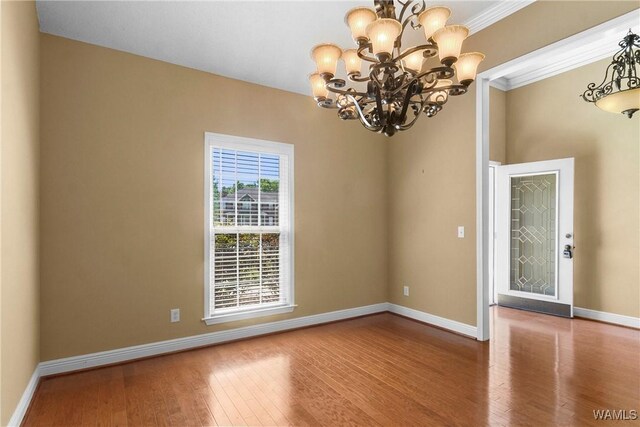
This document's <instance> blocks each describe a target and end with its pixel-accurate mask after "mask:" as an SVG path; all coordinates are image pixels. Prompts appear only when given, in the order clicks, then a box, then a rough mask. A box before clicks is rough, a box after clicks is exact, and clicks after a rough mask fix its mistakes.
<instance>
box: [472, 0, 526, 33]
mask: <svg viewBox="0 0 640 427" xmlns="http://www.w3.org/2000/svg"><path fill="white" fill-rule="evenodd" d="M534 1H535V0H510V1H501V2H499V3H498V4H496V5H495V6H493V7H490V8H488V9H485V10H484V11H483V12H481V13H479V14H478V15H476V16H474V17H472V18H471V19H468V20H466V21H465V22H464V25H465V26H466V27H467V28H469V34H473V33H477V32H478V31H480V30H483V29H485V28H487V27H488V26H490V25H493V24H495V23H496V22H498V21H500V20H501V19H504V18H506V17H507V16H509V15H511V14H512V13H515V12H517V11H519V10H520V9H522V8H523V7H526V6H529V5H530V4H531V3H533V2H534Z"/></svg>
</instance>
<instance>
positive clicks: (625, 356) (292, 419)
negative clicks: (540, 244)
mask: <svg viewBox="0 0 640 427" xmlns="http://www.w3.org/2000/svg"><path fill="white" fill-rule="evenodd" d="M639 402H640V331H637V330H633V329H628V328H622V327H617V326H613V325H607V324H602V323H596V322H592V321H588V320H581V319H574V320H568V319H563V318H558V317H551V316H545V315H539V314H534V313H528V312H523V311H517V310H512V309H507V308H494V309H492V341H491V343H490V344H489V343H479V342H476V341H474V340H472V339H469V338H465V337H462V336H458V335H455V334H452V333H448V332H445V331H442V330H439V329H436V328H432V327H429V326H426V325H423V324H421V323H417V322H414V321H411V320H408V319H404V318H401V317H398V316H395V315H392V314H379V315H375V316H369V317H364V318H360V319H354V320H348V321H344V322H340V323H334V324H329V325H324V326H319V327H314V328H308V329H302V330H298V331H293V332H287V333H283V334H278V335H271V336H266V337H261V338H253V339H250V340H246V341H239V342H235V343H229V344H223V345H218V346H214V347H208V348H204V349H199V350H193V351H188V352H183V353H177V354H172V355H167V356H161V357H156V358H152V359H147V360H141V361H137V362H131V363H127V364H123V365H118V366H113V367H107V368H102V369H95V370H92V371H86V372H80V373H75V374H70V375H65V376H59V377H54V378H47V379H44V380H43V381H42V383H41V385H40V387H39V389H38V391H37V393H36V396H35V397H34V400H33V403H32V407H31V408H30V410H29V413H28V415H27V418H26V420H25V422H24V425H26V426H40V425H64V426H75V425H100V426H103V425H122V426H126V425H129V426H154V425H178V426H191V425H194V426H197V425H216V424H217V425H325V426H339V425H367V426H371V425H394V426H400V425H402V426H408V425H460V426H472V425H518V426H525V425H531V426H544V425H597V426H601V425H606V424H607V422H604V421H596V420H595V419H594V415H593V410H596V409H615V410H620V409H623V410H627V411H629V410H640V403H639ZM627 413H629V412H627ZM639 422H640V421H637V420H636V421H626V422H622V421H613V422H611V423H615V424H616V425H637V424H638V423H639Z"/></svg>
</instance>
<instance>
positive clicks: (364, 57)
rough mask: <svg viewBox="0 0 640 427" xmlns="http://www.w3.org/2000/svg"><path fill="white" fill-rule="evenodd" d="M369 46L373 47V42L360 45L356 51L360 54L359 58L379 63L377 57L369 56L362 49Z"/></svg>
mask: <svg viewBox="0 0 640 427" xmlns="http://www.w3.org/2000/svg"><path fill="white" fill-rule="evenodd" d="M367 48H369V49H370V48H371V43H367V44H363V45H361V46H359V47H358V50H357V51H356V53H357V54H358V58H360V59H363V60H365V61H369V62H373V63H374V64H377V63H378V62H379V61H378V60H377V59H376V58H373V57H371V56H367V55H365V54H364V53H362V51H364V50H365V49H367Z"/></svg>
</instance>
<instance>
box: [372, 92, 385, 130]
mask: <svg viewBox="0 0 640 427" xmlns="http://www.w3.org/2000/svg"><path fill="white" fill-rule="evenodd" d="M374 95H375V97H376V108H377V109H378V119H379V121H380V126H382V127H384V126H385V125H386V124H387V116H386V114H383V113H384V110H383V109H382V96H380V87H379V86H376V88H375V89H374Z"/></svg>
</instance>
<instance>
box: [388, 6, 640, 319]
mask: <svg viewBox="0 0 640 427" xmlns="http://www.w3.org/2000/svg"><path fill="white" fill-rule="evenodd" d="M637 8H638V3H637V2H618V1H608V2H589V1H586V2H582V1H575V2H574V1H569V2H555V1H554V2H547V1H542V2H535V3H533V4H531V5H530V6H527V7H526V8H524V9H522V10H520V11H518V12H516V13H515V14H513V15H511V16H509V17H507V18H506V19H504V20H502V21H499V22H497V23H496V24H494V25H492V26H490V27H488V28H487V29H485V30H483V31H480V32H479V33H477V34H475V35H473V36H471V37H470V38H469V39H468V40H467V41H465V45H464V50H465V51H476V50H477V51H481V52H484V53H485V54H486V56H487V58H486V60H485V61H484V62H483V64H481V68H480V71H483V70H486V69H488V68H491V67H493V66H496V65H499V64H501V63H504V62H506V61H508V60H511V59H514V58H516V57H518V56H521V55H523V54H526V53H528V52H531V51H533V50H536V49H538V48H540V47H543V46H546V45H548V44H550V43H553V42H555V41H557V40H560V39H563V38H566V37H568V36H570V35H573V34H575V33H578V32H580V31H582V30H584V29H587V28H590V27H593V26H594V25H597V24H600V23H602V22H605V21H607V20H609V19H611V18H614V17H616V16H619V15H621V14H623V13H626V12H628V11H631V10H633V9H637ZM573 93H574V92H572V94H573ZM575 99H576V102H577V101H578V97H577V96H576V98H575ZM507 151H508V150H507ZM388 156H389V159H388V165H389V166H388V167H389V179H388V185H389V214H388V218H389V298H390V300H391V301H392V302H394V303H397V304H402V305H405V306H407V307H411V308H414V309H417V310H422V311H426V312H429V313H432V314H436V315H439V316H443V317H446V318H449V319H453V320H457V321H460V322H464V323H467V324H470V325H475V324H476V251H475V245H476V242H475V233H476V227H475V197H476V193H475V185H476V183H475V86H472V89H471V90H470V91H469V93H468V94H466V95H464V96H462V97H459V98H452V99H450V100H449V102H448V104H447V106H446V107H445V109H444V110H443V111H442V112H440V113H439V114H438V115H437V116H436V117H435V118H432V119H428V118H426V117H425V118H423V119H421V120H420V121H419V122H418V123H417V124H416V125H415V126H414V128H413V129H412V130H411V131H408V132H404V133H402V134H400V135H398V136H395V137H394V139H393V141H391V143H390V144H389V146H388ZM458 225H464V226H465V228H466V237H465V238H464V239H458V238H457V237H456V227H457V226H458ZM403 285H409V286H410V287H411V296H410V297H403V296H402V286H403ZM636 286H637V284H636Z"/></svg>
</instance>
